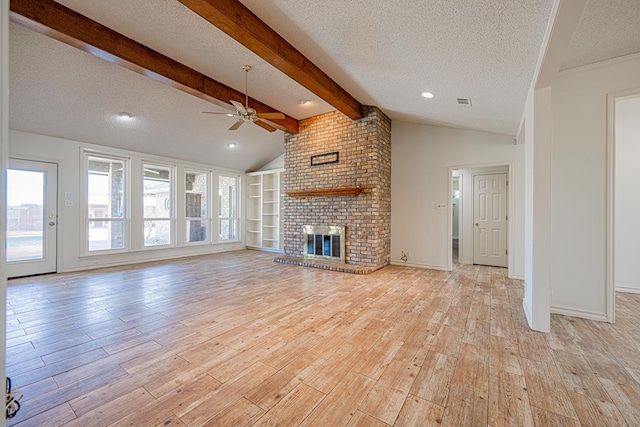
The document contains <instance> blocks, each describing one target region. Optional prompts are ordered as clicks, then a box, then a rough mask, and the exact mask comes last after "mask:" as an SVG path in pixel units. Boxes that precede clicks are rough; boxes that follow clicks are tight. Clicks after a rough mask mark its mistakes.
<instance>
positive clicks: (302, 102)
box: [298, 99, 309, 105]
mask: <svg viewBox="0 0 640 427" xmlns="http://www.w3.org/2000/svg"><path fill="white" fill-rule="evenodd" d="M298 102H300V105H307V104H308V103H309V100H308V99H301V100H300V101H298Z"/></svg>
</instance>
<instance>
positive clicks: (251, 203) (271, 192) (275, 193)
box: [245, 169, 284, 252]
mask: <svg viewBox="0 0 640 427" xmlns="http://www.w3.org/2000/svg"><path fill="white" fill-rule="evenodd" d="M282 172H283V169H275V170H270V171H262V172H253V173H249V174H247V216H246V218H247V225H246V230H247V233H246V236H245V238H246V244H247V247H249V248H253V249H262V250H269V251H274V252H281V251H282V249H283V243H282V237H283V233H282V201H283V195H284V193H283V192H282V182H281V174H282Z"/></svg>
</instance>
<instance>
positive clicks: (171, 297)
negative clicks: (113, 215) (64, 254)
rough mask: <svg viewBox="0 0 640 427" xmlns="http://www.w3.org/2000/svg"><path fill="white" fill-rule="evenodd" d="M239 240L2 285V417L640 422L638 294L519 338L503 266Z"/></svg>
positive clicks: (71, 421)
mask: <svg viewBox="0 0 640 427" xmlns="http://www.w3.org/2000/svg"><path fill="white" fill-rule="evenodd" d="M272 259H273V256H272V255H269V254H265V253H260V252H255V251H241V252H235V253H227V254H222V255H216V256H209V257H197V258H189V259H184V260H178V261H172V262H163V263H154V264H145V265H140V266H134V267H128V268H113V269H104V270H97V271H92V272H85V273H82V274H79V273H78V274H62V275H51V276H43V277H36V278H27V279H19V280H13V281H10V282H9V287H8V291H7V293H8V307H7V322H8V332H7V334H8V336H7V347H8V350H7V352H8V354H7V362H8V374H9V375H10V376H11V377H12V379H13V383H14V386H16V387H19V388H20V390H21V392H22V393H23V394H24V398H23V399H22V401H21V403H22V409H21V410H20V412H19V413H18V415H17V416H16V418H14V419H13V420H11V421H10V422H9V424H10V425H20V426H27V425H34V426H58V425H71V426H83V427H85V426H103V425H112V424H113V425H118V426H125V425H126V426H156V425H164V426H184V425H187V426H201V425H216V426H227V425H228V426H238V425H283V426H294V425H317V426H343V425H347V426H374V427H375V426H386V425H396V426H423V425H438V424H442V425H446V426H456V427H459V426H476V425H477V426H486V425H491V426H503V425H518V426H529V425H537V426H574V425H575V426H578V425H585V426H586V425H593V426H604V425H630V426H638V425H640V382H639V381H640V334H639V333H638V331H639V330H640V295H620V296H619V297H618V312H617V313H618V323H617V324H616V325H610V324H603V323H597V322H591V321H584V320H579V319H572V318H568V317H561V316H553V318H552V329H553V331H552V333H551V334H548V335H545V334H540V333H536V332H532V331H530V330H529V328H528V327H527V325H526V321H525V319H524V317H523V312H522V308H521V301H522V283H521V282H519V281H513V280H508V279H506V278H505V273H506V270H505V269H499V268H490V267H477V266H462V267H460V268H458V269H457V270H456V271H454V272H453V273H449V272H441V271H431V270H423V269H416V268H405V267H395V266H391V267H387V268H384V269H382V270H380V271H378V272H376V273H373V274H370V275H367V276H357V275H349V274H343V273H333V272H328V271H321V270H313V269H305V268H301V267H293V266H286V265H282V264H274V263H273V262H272Z"/></svg>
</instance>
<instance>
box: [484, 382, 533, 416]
mask: <svg viewBox="0 0 640 427" xmlns="http://www.w3.org/2000/svg"><path fill="white" fill-rule="evenodd" d="M490 378H491V380H490V385H489V425H490V426H492V427H503V426H512V427H516V426H523V427H533V426H534V423H533V414H532V412H531V406H530V403H529V396H528V394H527V385H526V382H525V379H524V377H522V376H519V375H514V374H512V373H510V372H507V371H498V372H497V374H495V375H491V377H490Z"/></svg>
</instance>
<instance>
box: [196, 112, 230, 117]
mask: <svg viewBox="0 0 640 427" xmlns="http://www.w3.org/2000/svg"><path fill="white" fill-rule="evenodd" d="M202 114H220V115H223V116H229V117H233V113H218V112H217V111H203V112H202Z"/></svg>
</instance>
